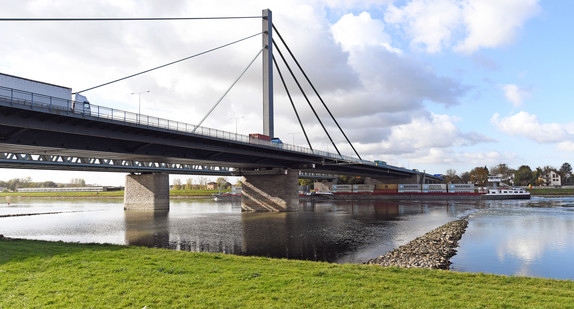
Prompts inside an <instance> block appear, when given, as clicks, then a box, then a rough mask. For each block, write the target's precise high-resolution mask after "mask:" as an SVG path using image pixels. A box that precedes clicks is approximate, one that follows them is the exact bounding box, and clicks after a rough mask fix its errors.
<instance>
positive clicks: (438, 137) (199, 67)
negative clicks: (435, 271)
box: [0, 0, 574, 185]
mask: <svg viewBox="0 0 574 309" xmlns="http://www.w3.org/2000/svg"><path fill="white" fill-rule="evenodd" d="M266 8H269V9H270V10H271V11H272V13H273V23H274V25H275V26H276V28H277V30H278V31H279V33H280V34H281V35H282V37H283V38H284V39H285V40H286V42H287V44H288V45H289V47H290V49H291V50H292V52H293V53H294V54H295V56H296V57H297V59H298V61H299V62H300V63H301V65H302V66H303V68H304V69H305V71H306V73H307V75H308V76H309V78H310V79H311V80H312V82H313V83H314V85H315V87H316V89H317V90H318V92H319V93H320V94H321V96H322V98H323V100H324V101H325V103H326V104H327V105H328V106H329V108H330V110H331V112H332V114H333V115H334V116H335V118H336V119H337V121H338V122H339V124H340V125H341V127H342V128H343V130H344V131H345V133H346V134H347V136H348V137H349V139H350V140H351V142H352V143H353V146H354V147H355V148H356V149H357V151H358V152H359V154H360V155H361V157H362V158H363V159H366V160H383V161H386V162H388V163H389V164H391V165H395V166H401V167H406V168H411V169H419V170H424V171H426V172H429V173H433V174H437V173H446V170H447V169H454V170H456V171H457V173H459V174H460V173H462V172H465V171H470V170H471V169H472V168H474V167H478V166H487V167H491V166H495V165H498V164H502V163H504V164H507V165H508V166H509V167H512V168H518V167H519V166H521V165H524V164H526V165H529V166H530V167H531V168H533V169H534V168H536V167H539V166H540V167H543V166H547V165H548V166H552V167H555V168H560V166H561V165H562V163H564V162H570V163H574V162H573V160H572V159H571V158H572V155H573V154H574V121H573V120H572V116H571V115H572V114H573V111H574V104H572V103H573V102H572V98H573V97H574V87H572V85H571V81H572V77H571V72H573V71H574V61H572V60H571V55H572V54H574V41H573V40H571V39H570V34H569V32H570V30H571V29H572V25H573V22H572V19H571V16H570V15H569V12H572V11H573V9H574V2H573V1H566V0H556V1H540V0H403V1H393V0H378V1H377V0H358V1H349V0H283V1H257V0H245V1H220V0H209V1H208V0H204V1H197V0H172V1H159V0H157V1H156V0H150V1H135V0H131V1H130V0H89V1H88V0H49V1H48V0H19V1H15V0H0V12H1V13H0V15H1V18H9V17H14V18H16V17H26V18H33V17H220V16H260V15H261V11H262V9H266ZM261 24H262V22H261V19H258V18H256V19H229V20H194V21H161V22H158V21H154V22H151V21H137V22H134V21H131V22H127V21H114V22H73V23H72V22H5V21H3V22H0V28H1V29H2V30H1V33H2V44H1V45H0V55H2V56H1V57H0V72H2V73H5V74H11V75H16V76H21V77H25V78H29V79H34V80H39V81H44V82H48V83H52V84H56V85H62V86H67V87H71V88H72V89H73V91H80V90H84V89H87V88H90V87H93V86H96V85H99V84H102V83H105V82H108V81H111V80H114V79H117V78H120V77H124V76H127V75H130V74H133V73H137V72H140V71H143V70H146V69H149V68H152V67H155V66H159V65H162V64H166V63H168V62H171V61H174V60H177V59H181V58H184V57H188V56H191V55H194V54H197V53H200V52H203V51H206V50H209V49H211V48H214V47H218V46H221V45H223V44H226V43H229V42H232V41H235V40H238V39H241V38H244V37H247V36H250V35H253V34H256V33H259V32H261ZM275 37H276V40H277V36H275ZM260 49H261V38H260V36H257V37H255V38H251V39H248V40H245V41H243V42H241V43H238V44H235V45H232V46H230V47H226V48H224V49H221V50H217V51H215V52H212V53H209V54H206V55H203V56H200V57H196V58H193V59H190V60H187V61H184V62H181V63H178V64H176V65H173V66H169V67H166V68H163V69H160V70H157V71H153V72H150V73H147V74H144V75H140V76H138V77H134V78H131V79H128V80H125V81H122V82H118V83H115V84H112V85H109V86H105V87H101V88H98V89H94V90H90V91H87V92H84V95H86V96H87V97H88V98H89V100H90V102H91V103H92V104H95V105H101V106H106V107H112V108H116V109H122V110H128V111H132V112H137V111H138V109H139V108H140V107H141V113H142V114H147V115H153V116H158V117H162V118H166V119H170V120H177V121H182V122H187V123H191V124H197V123H199V121H200V120H201V119H202V118H203V117H204V116H205V115H206V113H207V112H208V111H209V109H211V108H212V107H213V106H214V104H215V103H216V102H217V101H218V100H219V99H220V98H221V97H222V95H223V94H224V93H225V91H226V90H228V88H229V87H230V85H231V84H232V83H233V82H234V81H235V80H236V79H237V78H238V76H239V75H240V73H241V72H242V71H243V70H244V69H245V68H246V67H247V66H248V64H249V62H250V61H251V60H252V59H253V58H254V57H255V56H256V55H257V53H258V52H259V51H260ZM283 50H284V48H283ZM261 66H262V65H261V58H258V60H256V61H255V63H254V64H253V66H252V67H250V68H249V69H248V70H247V72H246V74H245V75H244V76H243V77H242V78H241V79H240V80H239V82H238V83H237V85H236V86H235V87H233V88H232V89H231V91H229V93H228V94H227V95H226V96H225V97H224V98H223V100H222V101H221V103H220V104H219V105H218V106H217V107H216V108H215V110H214V112H213V113H212V114H211V115H210V116H209V117H208V118H207V120H206V121H205V122H204V123H203V124H202V126H205V127H210V128H217V129H221V130H225V131H230V132H235V131H236V130H237V132H238V133H241V134H249V133H261V132H262V80H261V79H262V74H261V71H262V68H261ZM281 69H282V72H285V73H286V69H285V67H281ZM288 84H289V89H290V91H291V93H292V95H293V96H294V100H295V105H296V106H297V110H298V112H299V113H300V115H301V119H302V121H303V123H304V126H305V129H306V130H307V132H308V134H309V137H310V140H311V143H312V144H313V147H314V148H317V149H322V150H326V151H330V152H335V150H334V148H333V146H331V145H330V144H329V140H328V138H327V136H326V134H325V133H324V132H323V131H322V129H321V127H320V125H319V123H318V122H317V120H315V118H314V116H313V113H312V112H311V110H310V108H309V107H308V106H307V105H306V104H307V103H306V102H305V100H304V98H303V97H302V95H301V94H300V93H298V92H297V91H296V86H295V85H294V84H293V82H288ZM304 88H305V89H307V90H309V87H308V86H306V85H305V86H304ZM145 91H149V92H146V93H143V94H141V95H132V93H137V92H145ZM309 93H311V92H309ZM310 100H311V102H312V104H313V106H314V107H315V108H316V109H317V110H318V113H319V114H320V115H321V119H322V120H323V122H324V123H325V125H326V126H327V127H328V130H329V132H330V134H331V135H332V137H333V139H334V140H335V142H336V144H337V147H338V148H339V149H340V150H341V152H342V153H343V154H345V155H349V156H354V153H353V151H352V149H351V147H349V146H348V144H346V141H345V138H344V137H343V135H341V134H340V133H338V132H337V130H336V126H335V124H334V123H333V122H332V121H330V120H329V117H328V114H327V113H326V112H325V111H324V109H322V107H321V103H320V102H319V101H318V100H317V99H316V98H315V97H310ZM275 133H276V134H275V135H276V137H279V138H281V139H282V140H283V141H284V142H285V143H289V144H292V143H294V144H296V145H300V146H305V145H306V141H305V138H304V135H303V133H302V130H301V128H300V127H299V125H298V122H297V118H296V116H295V113H294V112H293V109H292V107H291V105H290V103H289V101H288V98H287V96H286V94H285V91H284V90H283V88H282V86H281V83H280V80H279V78H278V76H277V75H276V76H275ZM0 151H1V149H0ZM27 176H30V177H32V179H33V181H45V180H54V181H57V182H68V181H69V180H70V179H72V178H78V177H80V178H84V179H85V180H86V182H87V183H92V184H105V185H122V184H123V181H124V178H125V175H124V174H121V173H95V172H94V173H86V172H71V171H66V172H64V171H61V172H60V171H58V172H55V171H49V172H46V171H32V170H11V169H2V170H0V179H1V180H8V179H12V178H16V177H18V178H20V177H27ZM174 177H175V178H178V177H179V178H181V179H186V178H187V177H188V176H173V175H172V177H171V178H172V179H173V178H174Z"/></svg>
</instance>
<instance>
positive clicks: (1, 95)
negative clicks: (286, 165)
mask: <svg viewBox="0 0 574 309" xmlns="http://www.w3.org/2000/svg"><path fill="white" fill-rule="evenodd" d="M0 101H2V102H5V103H8V104H11V105H21V106H29V108H30V109H33V110H45V111H48V112H51V113H57V114H61V113H66V114H75V115H78V116H81V117H93V118H98V119H106V120H108V121H114V122H120V123H125V124H132V125H133V124H135V125H139V126H148V127H155V128H162V129H166V130H171V131H177V132H185V133H192V134H197V135H202V136H209V137H213V138H219V139H224V140H230V141H236V142H241V143H246V144H254V143H255V144H258V145H263V146H267V147H271V148H277V149H283V150H289V151H293V152H299V153H307V154H312V155H318V156H322V157H325V158H331V159H336V160H344V161H348V162H352V163H360V164H367V165H373V166H377V164H376V163H375V162H372V161H366V160H360V159H357V158H354V157H350V156H344V155H339V154H335V153H331V152H327V151H322V150H315V149H310V148H306V147H301V146H297V145H291V144H283V143H274V142H270V141H265V140H259V139H257V140H255V139H253V138H250V137H249V136H248V135H243V134H236V133H232V132H227V131H222V130H218V129H213V128H207V127H198V126H196V125H193V124H189V123H185V122H179V121H174V120H169V119H163V118H159V117H153V116H149V115H141V114H138V113H133V112H128V111H124V110H119V109H115V108H109V107H105V106H99V105H91V106H90V108H84V107H83V104H81V103H83V102H78V103H80V104H74V103H76V102H74V101H72V100H71V98H70V99H64V98H58V97H52V96H47V95H43V94H38V93H32V92H27V91H22V90H17V89H12V88H7V87H2V86H0ZM75 106H80V108H78V107H75ZM381 168H386V169H392V170H396V171H403V172H410V173H412V172H413V171H412V170H409V169H406V168H401V167H396V166H390V165H386V164H385V165H384V166H381Z"/></svg>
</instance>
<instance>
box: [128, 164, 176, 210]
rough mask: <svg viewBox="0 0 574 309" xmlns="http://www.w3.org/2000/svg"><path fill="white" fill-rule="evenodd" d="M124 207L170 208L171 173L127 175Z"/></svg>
mask: <svg viewBox="0 0 574 309" xmlns="http://www.w3.org/2000/svg"><path fill="white" fill-rule="evenodd" d="M124 209H125V210H153V211H166V210H169V174H164V173H158V174H141V175H136V174H129V175H127V176H126V188H125V192H124Z"/></svg>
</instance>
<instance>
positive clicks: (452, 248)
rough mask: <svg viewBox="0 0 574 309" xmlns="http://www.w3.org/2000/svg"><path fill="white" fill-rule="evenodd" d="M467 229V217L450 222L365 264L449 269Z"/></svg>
mask: <svg viewBox="0 0 574 309" xmlns="http://www.w3.org/2000/svg"><path fill="white" fill-rule="evenodd" d="M467 227H468V217H465V218H462V219H460V220H455V221H451V222H449V223H447V224H444V225H442V226H440V227H438V228H436V229H434V230H432V231H430V232H428V233H426V234H424V235H423V236H421V237H417V238H416V239H415V240H413V241H411V242H409V243H408V244H406V245H404V246H400V247H399V248H396V249H394V250H393V251H390V252H388V253H387V254H385V255H381V256H379V257H377V258H374V259H372V260H370V261H368V262H367V263H366V264H371V265H380V266H396V267H405V268H412V267H415V268H428V269H449V266H450V264H451V262H450V258H451V257H453V256H454V255H455V254H456V248H457V247H458V241H459V240H460V239H461V238H462V235H463V234H464V232H465V231H466V228H467Z"/></svg>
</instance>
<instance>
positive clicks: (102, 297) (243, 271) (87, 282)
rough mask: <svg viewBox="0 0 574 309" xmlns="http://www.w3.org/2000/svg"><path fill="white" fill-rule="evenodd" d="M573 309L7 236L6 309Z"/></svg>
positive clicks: (498, 280)
mask: <svg viewBox="0 0 574 309" xmlns="http://www.w3.org/2000/svg"><path fill="white" fill-rule="evenodd" d="M144 306H145V307H146V308H192V307H193V308H213V307H216V308H305V307H308V308H338V307H344V308H383V307H389V308H413V307H418V308H454V307H458V308H460V307H464V308H485V307H488V308H491V307H492V308H516V307H526V308H573V307H574V281H566V280H562V281H560V280H548V279H536V278H524V277H506V276H495V275H485V274H465V273H457V272H451V271H441V270H421V269H398V268H382V267H378V266H363V265H336V264H328V263H317V262H305V261H291V260H280V259H269V258H256V257H241V256H233V255H223V254H207V253H193V252H182V251H170V250H164V249H149V248H142V247H126V246H116V245H93V244H89V245H88V244H70V243H62V242H44V241H31V240H0V308H143V307H144Z"/></svg>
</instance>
